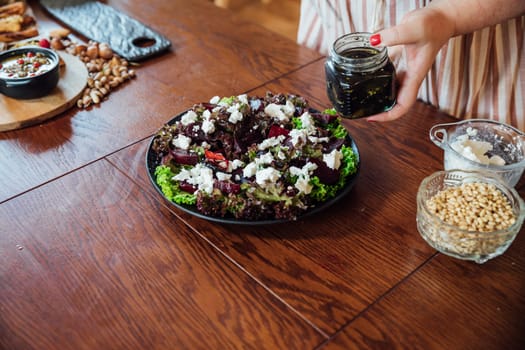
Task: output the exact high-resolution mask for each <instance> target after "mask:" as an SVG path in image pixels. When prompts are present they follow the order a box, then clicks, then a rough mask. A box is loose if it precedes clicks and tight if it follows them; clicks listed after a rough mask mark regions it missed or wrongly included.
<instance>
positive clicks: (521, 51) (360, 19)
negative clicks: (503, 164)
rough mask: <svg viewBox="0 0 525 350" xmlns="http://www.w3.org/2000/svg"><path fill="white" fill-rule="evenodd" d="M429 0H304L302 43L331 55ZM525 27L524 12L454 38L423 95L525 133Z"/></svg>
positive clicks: (447, 108) (462, 114) (456, 112)
mask: <svg viewBox="0 0 525 350" xmlns="http://www.w3.org/2000/svg"><path fill="white" fill-rule="evenodd" d="M429 2H430V1H428V0H403V1H399V0H398V1H386V0H374V1H364V0H362V1H351V0H302V1H301V16H300V21H299V30H298V35H297V42H298V43H299V44H301V45H305V46H308V47H310V48H313V49H315V50H318V51H319V52H321V53H323V54H327V53H328V50H329V46H330V45H331V44H332V43H333V42H334V41H335V40H336V39H337V38H338V37H339V36H341V35H343V34H346V33H351V32H375V31H377V30H380V29H383V28H388V27H391V26H393V25H395V24H396V23H399V22H400V21H401V19H402V17H403V15H404V14H405V13H407V12H408V11H411V10H414V9H416V8H420V7H423V6H425V5H426V4H427V3H429ZM524 29H525V16H521V17H518V18H514V19H511V20H508V21H506V22H504V23H501V24H498V25H495V26H492V27H487V28H484V29H482V30H479V31H476V32H474V33H471V34H468V35H463V36H458V37H454V38H452V39H450V40H449V42H448V43H447V44H446V45H445V46H443V48H442V49H441V51H440V52H439V54H438V55H437V57H436V60H435V62H434V64H433V66H432V68H431V70H430V71H429V73H428V74H427V77H426V78H425V80H424V81H423V83H422V85H421V88H420V89H419V94H418V98H419V99H420V100H422V101H424V102H427V103H430V104H432V105H434V106H436V107H437V108H439V109H440V110H442V111H444V112H446V113H448V114H450V115H452V116H454V117H456V118H458V119H468V118H486V119H494V120H498V121H500V122H504V123H507V124H510V125H513V126H515V127H517V128H518V129H520V130H522V131H525V98H524V94H525V35H524ZM391 53H392V52H391ZM394 63H395V64H396V66H397V68H398V69H404V68H403V67H402V65H401V61H395V62H394Z"/></svg>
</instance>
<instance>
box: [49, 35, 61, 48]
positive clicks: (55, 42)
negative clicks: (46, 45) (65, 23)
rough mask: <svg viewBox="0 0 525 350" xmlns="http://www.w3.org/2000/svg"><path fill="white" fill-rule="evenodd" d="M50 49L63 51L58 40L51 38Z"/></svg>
mask: <svg viewBox="0 0 525 350" xmlns="http://www.w3.org/2000/svg"><path fill="white" fill-rule="evenodd" d="M51 47H52V48H53V49H55V50H63V49H64V44H63V43H62V40H61V39H60V38H56V37H53V38H51Z"/></svg>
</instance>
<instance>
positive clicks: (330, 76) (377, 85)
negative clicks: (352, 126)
mask: <svg viewBox="0 0 525 350" xmlns="http://www.w3.org/2000/svg"><path fill="white" fill-rule="evenodd" d="M377 54H378V51H377V50H375V49H373V48H351V49H348V50H346V51H343V52H341V53H339V55H340V56H342V57H346V58H353V59H356V58H367V57H371V56H374V55H377ZM326 80H327V92H328V96H329V98H330V100H331V101H332V103H333V105H334V108H335V109H336V110H337V111H338V112H339V113H341V114H342V115H343V116H345V117H347V118H351V119H355V118H362V117H366V116H369V115H373V114H377V113H381V112H384V111H387V110H389V109H390V108H392V106H393V105H394V104H395V102H396V86H395V68H394V65H393V64H392V62H391V61H390V60H389V59H387V62H386V63H385V64H384V65H383V66H382V67H380V68H378V69H376V70H372V71H366V72H358V71H355V70H351V69H348V68H347V67H343V66H341V65H337V64H333V65H331V66H329V65H327V66H326Z"/></svg>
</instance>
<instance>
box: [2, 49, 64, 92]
mask: <svg viewBox="0 0 525 350" xmlns="http://www.w3.org/2000/svg"><path fill="white" fill-rule="evenodd" d="M59 61H60V60H59V57H58V54H57V53H55V52H54V51H53V50H49V49H45V48H41V47H36V46H35V47H33V46H31V47H23V48H17V49H13V50H9V51H6V52H3V53H1V54H0V93H2V94H4V95H6V96H9V97H12V98H17V99H31V98H38V97H42V96H45V95H47V94H49V93H50V92H51V90H53V89H54V88H55V87H56V85H57V84H58V79H59V75H60V72H59Z"/></svg>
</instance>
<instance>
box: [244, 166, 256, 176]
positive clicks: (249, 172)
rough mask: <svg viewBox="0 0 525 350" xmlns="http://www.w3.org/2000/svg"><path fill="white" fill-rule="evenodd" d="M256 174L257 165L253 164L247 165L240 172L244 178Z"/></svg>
mask: <svg viewBox="0 0 525 350" xmlns="http://www.w3.org/2000/svg"><path fill="white" fill-rule="evenodd" d="M256 172H257V164H256V163H255V162H251V163H248V165H246V166H245V167H244V169H243V170H242V175H243V176H244V177H247V178H248V177H252V176H254V175H255V173H256Z"/></svg>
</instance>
